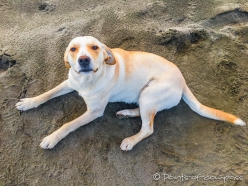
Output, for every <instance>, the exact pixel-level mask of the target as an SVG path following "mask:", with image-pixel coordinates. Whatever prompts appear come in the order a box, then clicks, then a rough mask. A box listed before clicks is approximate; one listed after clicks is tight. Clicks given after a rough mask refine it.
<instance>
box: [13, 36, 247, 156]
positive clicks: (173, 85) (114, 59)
mask: <svg viewBox="0 0 248 186" xmlns="http://www.w3.org/2000/svg"><path fill="white" fill-rule="evenodd" d="M64 61H65V66H66V67H67V68H69V75H68V79H67V80H65V81H64V82H63V83H61V84H60V85H58V86H57V87H55V88H54V89H52V90H50V91H48V92H46V93H44V94H41V95H39V96H37V97H33V98H25V99H21V100H20V102H18V103H17V104H16V107H17V109H18V110H22V111H25V110H28V109H31V108H34V107H38V106H39V105H40V104H42V103H44V102H46V101H47V100H49V99H52V98H54V97H57V96H61V95H63V94H66V93H68V92H71V91H73V90H76V91H77V92H78V93H79V94H80V95H81V96H82V97H83V99H84V101H85V103H86V105H87V111H86V112H85V113H84V114H83V115H82V116H80V117H79V118H77V119H75V120H73V121H71V122H69V123H66V124H64V125H63V126H62V127H61V128H59V129H58V130H56V131H55V132H53V133H52V134H51V135H49V136H47V137H45V138H44V139H43V141H42V142H41V144H40V147H41V148H44V149H51V148H53V147H54V146H55V145H56V144H57V143H58V142H59V141H60V140H61V139H63V138H64V137H66V136H67V135H68V134H69V133H70V132H72V131H74V130H76V129H77V128H79V127H81V126H83V125H85V124H87V123H89V122H91V121H92V120H94V119H96V118H98V117H100V116H102V115H103V113H104V109H105V107H106V105H107V104H108V102H117V101H118V102H120V101H122V102H126V103H138V108H136V109H128V110H121V111H119V112H117V113H116V115H117V116H118V117H120V118H121V117H136V116H141V119H142V127H141V130H140V131H139V133H137V134H136V135H134V136H131V137H128V138H126V139H124V140H123V141H122V143H121V145H120V148H121V150H125V151H128V150H131V149H132V148H133V147H134V146H135V145H136V144H137V143H138V142H140V141H141V140H142V139H144V138H146V137H148V136H150V135H151V134H152V133H153V122H154V116H155V115H156V113H157V112H158V111H161V110H163V109H169V108H171V107H174V106H175V105H177V104H178V103H179V101H180V99H181V98H183V100H184V101H185V102H186V103H187V104H188V105H189V107H190V108H191V109H192V110H193V111H195V112H196V113H198V114H200V115H202V116H204V117H207V118H212V119H216V120H223V121H227V122H230V123H232V124H234V125H240V126H245V125H246V123H245V122H244V121H242V120H241V119H239V118H237V117H236V116H234V115H231V114H228V113H225V112H223V111H220V110H216V109H213V108H209V107H207V106H204V105H202V104H201V103H200V102H199V101H198V100H197V99H196V98H195V96H194V95H193V94H192V92H191V91H190V89H189V88H188V86H187V85H186V83H185V80H184V78H183V76H182V74H181V72H180V70H179V69H178V68H177V66H176V65H174V64H173V63H171V62H169V61H167V60H166V59H164V58H162V57H160V56H157V55H155V54H151V53H146V52H134V51H132V52H131V51H125V50H122V49H119V48H115V49H110V48H108V47H107V46H106V45H104V44H103V43H101V42H100V41H98V40H97V39H95V38H94V37H91V36H84V37H77V38H75V39H73V40H72V41H71V42H70V44H69V46H68V47H67V49H66V51H65V54H64Z"/></svg>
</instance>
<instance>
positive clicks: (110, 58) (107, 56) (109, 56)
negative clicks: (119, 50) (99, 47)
mask: <svg viewBox="0 0 248 186" xmlns="http://www.w3.org/2000/svg"><path fill="white" fill-rule="evenodd" d="M103 50H104V61H105V63H107V64H108V65H114V64H115V63H116V61H115V57H114V54H113V53H112V51H111V50H110V49H109V48H108V47H107V46H106V45H104V46H103Z"/></svg>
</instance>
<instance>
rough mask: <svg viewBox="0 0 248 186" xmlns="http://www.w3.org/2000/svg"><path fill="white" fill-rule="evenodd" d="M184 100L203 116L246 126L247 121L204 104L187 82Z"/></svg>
mask: <svg viewBox="0 0 248 186" xmlns="http://www.w3.org/2000/svg"><path fill="white" fill-rule="evenodd" d="M182 97H183V100H184V101H185V102H186V103H187V104H188V105H189V107H190V108H191V109H192V110H193V111H194V112H196V113H198V114H200V115H201V116H204V117H207V118H211V119H215V120H222V121H227V122H229V123H232V124H234V125H240V126H245V125H246V123H245V122H244V121H242V120H241V119H240V118H238V117H236V116H234V115H232V114H228V113H226V112H223V111H221V110H217V109H213V108H210V107H207V106H205V105H202V104H201V103H200V102H199V101H198V100H197V99H196V97H195V96H194V95H193V93H192V92H191V91H190V89H189V87H188V86H187V85H186V84H185V86H184V89H183V96H182Z"/></svg>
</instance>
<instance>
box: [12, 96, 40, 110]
mask: <svg viewBox="0 0 248 186" xmlns="http://www.w3.org/2000/svg"><path fill="white" fill-rule="evenodd" d="M15 106H16V108H17V109H18V110H21V111H25V110H28V109H31V108H35V107H38V106H39V103H38V102H37V100H36V99H35V98H24V99H21V100H20V101H19V102H18V103H16V105H15Z"/></svg>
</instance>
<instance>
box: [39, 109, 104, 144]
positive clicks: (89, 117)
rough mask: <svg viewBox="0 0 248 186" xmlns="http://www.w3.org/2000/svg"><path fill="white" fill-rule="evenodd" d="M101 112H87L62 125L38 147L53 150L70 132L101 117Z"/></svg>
mask: <svg viewBox="0 0 248 186" xmlns="http://www.w3.org/2000/svg"><path fill="white" fill-rule="evenodd" d="M103 112H104V109H103V110H97V111H93V110H87V111H86V112H85V113H84V114H83V115H82V116H80V117H79V118H77V119H75V120H73V121H71V122H69V123H66V124H64V125H63V126H62V127H61V128H59V129H58V130H56V131H55V132H53V133H52V134H50V135H49V136H47V137H45V138H44V139H43V140H42V142H41V143H40V147H41V148H43V149H51V148H53V147H54V146H55V145H56V144H57V143H58V142H59V141H60V140H61V139H63V138H64V137H66V136H67V135H68V134H69V133H70V132H72V131H74V130H76V129H77V128H79V127H81V126H83V125H85V124H87V123H89V122H91V121H93V120H94V119H96V118H98V117H100V116H102V115H103Z"/></svg>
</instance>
